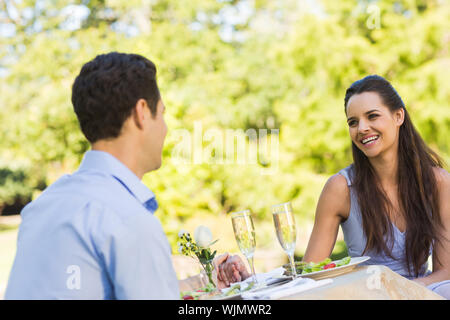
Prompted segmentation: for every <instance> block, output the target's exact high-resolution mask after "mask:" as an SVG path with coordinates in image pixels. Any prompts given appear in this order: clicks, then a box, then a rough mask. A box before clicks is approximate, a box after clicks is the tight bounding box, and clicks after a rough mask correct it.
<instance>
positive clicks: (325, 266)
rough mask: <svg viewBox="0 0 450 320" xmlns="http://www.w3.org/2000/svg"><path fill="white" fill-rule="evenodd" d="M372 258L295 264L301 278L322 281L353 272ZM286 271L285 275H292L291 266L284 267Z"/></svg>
mask: <svg viewBox="0 0 450 320" xmlns="http://www.w3.org/2000/svg"><path fill="white" fill-rule="evenodd" d="M369 259H370V257H368V256H362V257H350V256H348V257H345V258H342V259H340V260H335V261H332V260H331V259H330V258H326V259H324V260H322V261H320V262H317V263H315V262H303V261H297V262H295V266H296V271H297V275H299V276H301V277H306V278H311V279H314V280H320V279H325V278H331V277H335V276H338V275H341V274H344V273H347V272H350V271H352V270H353V269H354V268H355V267H356V266H357V265H358V264H360V263H363V262H365V261H367V260H369ZM283 267H284V268H285V269H286V272H285V274H286V275H288V276H289V275H291V274H292V272H291V267H290V265H289V264H285V265H284V266H283Z"/></svg>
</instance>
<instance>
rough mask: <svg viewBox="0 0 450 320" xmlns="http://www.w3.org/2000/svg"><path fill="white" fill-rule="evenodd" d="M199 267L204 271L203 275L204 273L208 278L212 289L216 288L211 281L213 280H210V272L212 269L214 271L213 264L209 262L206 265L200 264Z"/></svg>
mask: <svg viewBox="0 0 450 320" xmlns="http://www.w3.org/2000/svg"><path fill="white" fill-rule="evenodd" d="M201 265H202V267H203V270H205V273H206V276H207V277H208V281H209V283H210V284H211V285H212V286H213V287H214V288H216V285H215V283H214V281H213V278H212V272H213V269H214V267H213V264H212V263H211V262H208V263H205V264H203V263H201Z"/></svg>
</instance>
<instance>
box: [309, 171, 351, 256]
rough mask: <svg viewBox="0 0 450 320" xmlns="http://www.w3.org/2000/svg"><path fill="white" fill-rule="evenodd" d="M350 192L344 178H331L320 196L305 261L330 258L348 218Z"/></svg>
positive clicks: (337, 175) (340, 176)
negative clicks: (342, 222) (338, 235)
mask: <svg viewBox="0 0 450 320" xmlns="http://www.w3.org/2000/svg"><path fill="white" fill-rule="evenodd" d="M349 212H350V191H349V188H348V186H347V180H346V179H345V178H344V176H342V175H340V174H336V175H334V176H332V177H330V178H329V179H328V181H327V183H326V184H325V186H324V188H323V190H322V193H321V194H320V198H319V202H318V204H317V208H316V215H315V218H314V227H313V230H312V232H311V236H310V238H309V242H308V247H307V248H306V252H305V256H304V257H303V261H306V262H319V261H322V260H323V259H325V258H328V257H329V256H330V255H331V252H332V251H333V248H334V245H335V243H336V238H337V234H338V231H339V224H340V222H341V220H342V219H346V218H348V215H349Z"/></svg>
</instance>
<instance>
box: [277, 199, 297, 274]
mask: <svg viewBox="0 0 450 320" xmlns="http://www.w3.org/2000/svg"><path fill="white" fill-rule="evenodd" d="M272 216H273V222H274V224H275V230H276V232H277V238H278V241H279V242H280V245H281V247H282V248H283V250H284V251H285V252H286V254H287V255H288V256H289V262H290V264H291V269H292V277H293V278H295V277H297V270H296V269H295V262H294V251H295V245H296V238H297V231H296V228H295V220H294V215H293V213H292V205H291V203H290V202H286V203H281V204H277V205H274V206H272Z"/></svg>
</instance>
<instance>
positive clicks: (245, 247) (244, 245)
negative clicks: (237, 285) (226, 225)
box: [231, 210, 257, 283]
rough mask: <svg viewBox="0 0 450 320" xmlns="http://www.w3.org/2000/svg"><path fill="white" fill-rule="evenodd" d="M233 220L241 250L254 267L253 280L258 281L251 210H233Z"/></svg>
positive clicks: (252, 267)
mask: <svg viewBox="0 0 450 320" xmlns="http://www.w3.org/2000/svg"><path fill="white" fill-rule="evenodd" d="M231 221H232V223H233V230H234V235H235V237H236V242H237V244H238V246H239V250H241V252H242V254H243V255H244V256H245V257H246V258H247V261H248V264H249V265H250V267H251V269H252V276H253V281H254V282H255V283H257V280H256V274H255V266H254V264H253V255H254V253H255V247H256V239H255V227H254V225H253V220H252V216H251V213H250V210H243V211H239V212H233V213H232V214H231Z"/></svg>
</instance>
